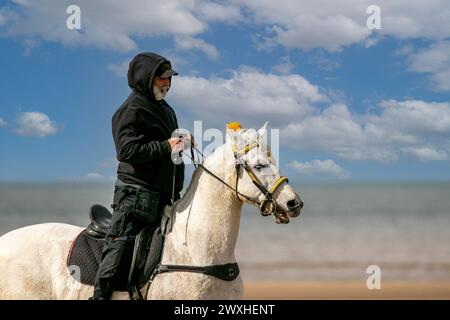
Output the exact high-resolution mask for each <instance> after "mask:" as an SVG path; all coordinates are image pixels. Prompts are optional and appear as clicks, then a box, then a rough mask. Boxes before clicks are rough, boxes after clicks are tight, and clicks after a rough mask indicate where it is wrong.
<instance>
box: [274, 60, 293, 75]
mask: <svg viewBox="0 0 450 320" xmlns="http://www.w3.org/2000/svg"><path fill="white" fill-rule="evenodd" d="M293 68H294V64H293V63H292V62H291V59H290V58H289V57H283V58H281V61H280V63H279V64H277V65H274V66H273V67H272V70H274V71H275V72H278V73H280V74H289V73H291V71H292V69H293Z"/></svg>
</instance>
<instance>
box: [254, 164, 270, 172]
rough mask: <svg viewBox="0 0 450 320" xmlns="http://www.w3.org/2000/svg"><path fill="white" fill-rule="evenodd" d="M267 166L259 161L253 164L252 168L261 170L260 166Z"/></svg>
mask: <svg viewBox="0 0 450 320" xmlns="http://www.w3.org/2000/svg"><path fill="white" fill-rule="evenodd" d="M268 166H269V165H268V164H261V163H258V164H255V165H254V166H253V168H254V169H256V170H261V169H262V168H267V167H268Z"/></svg>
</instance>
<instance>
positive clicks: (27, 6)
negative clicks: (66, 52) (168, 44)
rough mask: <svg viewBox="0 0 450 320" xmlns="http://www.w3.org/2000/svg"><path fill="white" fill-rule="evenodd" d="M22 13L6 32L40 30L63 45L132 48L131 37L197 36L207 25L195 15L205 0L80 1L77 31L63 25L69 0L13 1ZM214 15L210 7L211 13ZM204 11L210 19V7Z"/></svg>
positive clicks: (15, 33) (121, 49) (23, 33)
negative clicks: (79, 19) (79, 28)
mask: <svg viewBox="0 0 450 320" xmlns="http://www.w3.org/2000/svg"><path fill="white" fill-rule="evenodd" d="M15 3H16V4H17V5H18V6H19V7H20V12H23V14H17V15H16V16H14V17H12V18H11V23H10V24H9V29H8V33H9V34H10V35H34V34H38V35H40V37H42V38H43V39H44V40H47V41H55V42H62V43H63V44H64V45H67V46H78V45H87V46H94V47H98V48H107V49H114V50H119V51H129V50H135V49H136V48H137V45H136V42H135V41H134V39H133V38H134V37H151V36H164V35H190V36H193V35H197V34H199V33H201V32H203V31H204V30H205V29H206V28H207V24H206V23H205V22H204V21H202V20H200V19H199V18H198V17H197V9H198V8H199V7H200V6H201V5H203V1H200V0H198V1H176V0H168V1H164V2H161V1H156V0H150V1H149V0H135V1H133V4H132V5H130V3H128V2H124V1H120V0H110V1H89V0H79V1H77V3H76V4H77V5H78V6H79V7H80V9H81V30H69V29H67V27H66V19H67V18H68V17H69V15H68V14H66V8H67V7H68V6H69V5H71V4H73V3H72V2H71V1H49V0H35V1H24V0H16V1H15ZM211 14H213V12H212V13H211ZM203 16H205V17H206V18H208V19H211V20H214V17H213V16H209V15H208V12H204V13H203Z"/></svg>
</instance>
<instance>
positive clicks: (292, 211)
mask: <svg viewBox="0 0 450 320" xmlns="http://www.w3.org/2000/svg"><path fill="white" fill-rule="evenodd" d="M287 208H288V211H287V212H286V213H287V214H288V216H289V217H291V218H295V217H298V216H299V215H300V212H301V210H302V208H303V201H302V200H300V199H294V200H289V201H288V202H287Z"/></svg>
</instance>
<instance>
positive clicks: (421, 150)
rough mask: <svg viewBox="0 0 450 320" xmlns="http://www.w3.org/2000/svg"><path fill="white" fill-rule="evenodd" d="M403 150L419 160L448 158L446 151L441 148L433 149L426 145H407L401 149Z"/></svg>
mask: <svg viewBox="0 0 450 320" xmlns="http://www.w3.org/2000/svg"><path fill="white" fill-rule="evenodd" d="M402 151H403V152H405V153H409V154H411V155H413V156H414V157H416V158H418V159H419V160H423V161H440V160H448V159H449V157H448V153H447V152H446V151H443V150H435V149H433V148H428V147H418V148H414V147H409V148H404V149H402Z"/></svg>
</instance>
